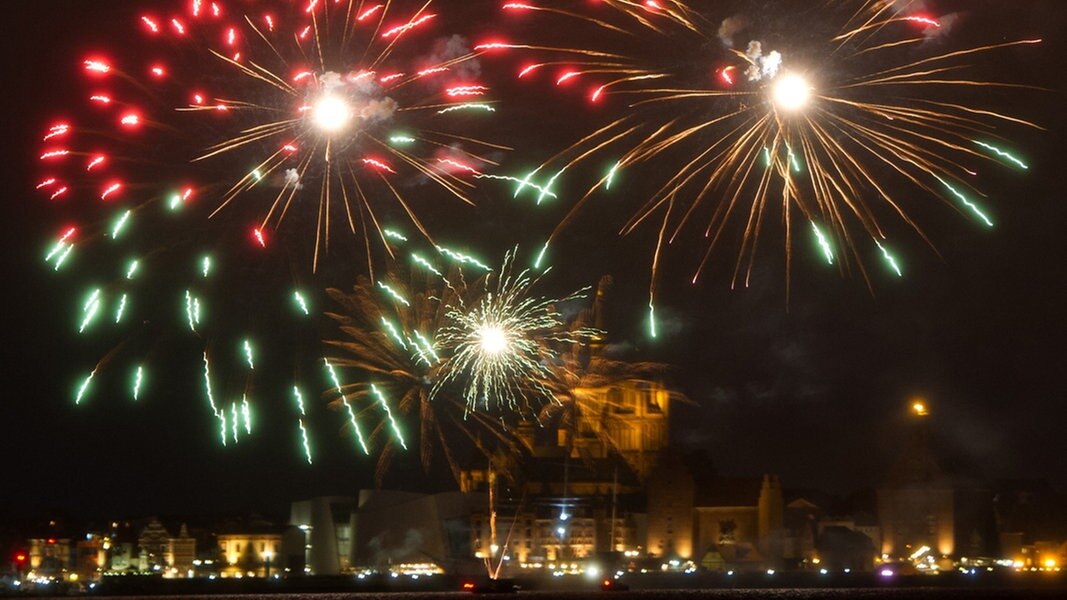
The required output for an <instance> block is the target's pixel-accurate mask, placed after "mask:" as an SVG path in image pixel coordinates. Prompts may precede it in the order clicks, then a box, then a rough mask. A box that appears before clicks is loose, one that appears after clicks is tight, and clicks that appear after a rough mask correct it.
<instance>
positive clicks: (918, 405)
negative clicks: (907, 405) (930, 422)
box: [911, 401, 930, 417]
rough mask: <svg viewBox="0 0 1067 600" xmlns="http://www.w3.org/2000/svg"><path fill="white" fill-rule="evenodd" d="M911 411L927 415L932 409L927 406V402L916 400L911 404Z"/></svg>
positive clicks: (920, 415) (922, 415) (921, 415)
mask: <svg viewBox="0 0 1067 600" xmlns="http://www.w3.org/2000/svg"><path fill="white" fill-rule="evenodd" d="M911 412H913V413H915V415H916V416H918V417H926V416H929V415H930V409H929V408H927V406H926V403H925V402H922V401H916V402H915V403H913V404H912V405H911Z"/></svg>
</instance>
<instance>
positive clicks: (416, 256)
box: [411, 253, 444, 277]
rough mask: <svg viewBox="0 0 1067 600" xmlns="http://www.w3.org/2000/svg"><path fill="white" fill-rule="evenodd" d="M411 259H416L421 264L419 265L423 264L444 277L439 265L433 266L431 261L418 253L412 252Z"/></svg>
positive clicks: (435, 273)
mask: <svg viewBox="0 0 1067 600" xmlns="http://www.w3.org/2000/svg"><path fill="white" fill-rule="evenodd" d="M411 260H413V261H415V263H416V264H419V265H422V266H423V267H426V269H427V270H429V271H430V272H431V273H433V274H434V275H437V276H438V277H444V274H442V273H441V272H440V271H438V270H437V267H435V266H433V265H432V264H431V263H430V261H428V260H426V259H425V258H423V257H421V256H419V255H418V254H416V253H412V254H411Z"/></svg>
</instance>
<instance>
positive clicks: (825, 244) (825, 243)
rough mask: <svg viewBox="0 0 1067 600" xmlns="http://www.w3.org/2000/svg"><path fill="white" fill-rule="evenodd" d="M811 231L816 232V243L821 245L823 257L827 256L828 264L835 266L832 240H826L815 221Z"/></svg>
mask: <svg viewBox="0 0 1067 600" xmlns="http://www.w3.org/2000/svg"><path fill="white" fill-rule="evenodd" d="M811 229H812V231H814V232H815V241H817V242H818V243H819V247H820V248H822V253H823V255H824V256H826V262H827V263H829V264H831V265H832V264H834V251H833V248H832V247H831V246H830V240H828V239H826V236H825V235H823V233H822V231H820V230H819V226H818V225H816V224H815V222H814V221H811Z"/></svg>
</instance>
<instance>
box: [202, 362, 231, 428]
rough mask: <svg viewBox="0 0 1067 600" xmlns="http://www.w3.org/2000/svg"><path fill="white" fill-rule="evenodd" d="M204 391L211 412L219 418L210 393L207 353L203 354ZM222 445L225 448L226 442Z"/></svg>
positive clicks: (217, 408) (213, 398)
mask: <svg viewBox="0 0 1067 600" xmlns="http://www.w3.org/2000/svg"><path fill="white" fill-rule="evenodd" d="M204 391H205V392H206V393H207V401H208V404H209V405H211V412H212V413H214V415H215V416H216V417H217V416H219V413H220V411H219V407H218V405H217V404H215V395H214V394H213V393H212V392H211V362H210V361H209V360H208V357H207V352H205V353H204ZM223 427H225V425H224V426H223ZM222 445H224V446H225V445H226V442H225V441H223V442H222Z"/></svg>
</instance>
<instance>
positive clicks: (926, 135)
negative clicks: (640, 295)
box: [483, 0, 1041, 333]
mask: <svg viewBox="0 0 1067 600" xmlns="http://www.w3.org/2000/svg"><path fill="white" fill-rule="evenodd" d="M602 4H603V5H604V6H605V7H606V8H608V9H610V10H608V11H606V12H604V13H598V14H597V15H596V17H595V18H593V17H590V16H588V15H587V14H586V13H587V11H586V10H585V9H581V8H575V6H574V5H573V4H572V3H564V2H557V1H553V0H541V1H539V2H537V3H536V4H528V3H509V4H508V5H507V6H506V7H505V10H506V11H510V12H514V13H516V16H518V15H520V14H522V13H527V14H528V17H529V18H539V19H552V18H556V19H568V20H570V21H572V22H573V21H577V22H581V23H584V24H585V25H584V26H586V27H587V30H586V31H587V33H589V34H590V35H588V36H586V37H587V38H588V39H596V40H603V39H607V38H608V37H611V36H615V35H617V34H619V33H620V31H619V30H621V31H622V32H623V33H622V37H621V38H620V40H626V43H627V44H630V45H632V44H633V42H632V41H631V40H633V39H647V38H653V37H658V36H663V39H669V41H670V43H669V44H664V45H663V48H665V49H666V48H670V51H671V52H670V53H669V54H668V52H666V50H663V51H659V50H655V48H658V47H659V46H657V45H655V44H652V45H648V44H644V45H641V44H639V45H638V47H640V48H642V52H641V53H635V54H633V55H632V56H630V55H625V54H612V53H609V52H603V51H601V50H599V49H596V48H584V47H578V46H573V47H568V46H553V45H551V44H541V43H537V40H522V41H517V42H494V43H492V44H486V45H484V46H483V48H484V49H485V50H487V51H493V52H519V53H522V54H523V55H524V56H523V59H522V62H521V63H520V64H521V70H520V71H519V77H520V78H529V77H533V76H534V75H535V74H536V73H538V72H540V71H542V70H544V69H545V68H546V67H550V66H555V67H558V68H559V71H557V72H556V74H555V75H553V76H551V77H550V80H549V81H550V82H551V83H556V84H559V83H569V84H574V83H577V82H582V85H590V86H591V87H590V88H589V89H590V90H591V91H592V94H591V96H590V99H591V100H592V101H594V102H597V103H601V104H602V103H604V102H611V101H613V100H615V101H619V102H622V103H623V104H624V105H625V106H626V108H627V111H626V112H625V113H623V115H622V116H621V117H619V118H616V119H615V120H614V121H609V122H607V124H606V125H604V126H602V127H600V128H599V129H595V130H594V131H593V132H592V133H591V134H589V135H587V136H585V137H584V138H582V139H581V140H579V141H578V142H576V143H575V144H573V145H572V146H571V147H570V148H568V149H565V150H564V151H562V152H560V153H559V154H557V155H556V156H555V157H553V158H551V159H549V160H548V161H546V162H545V163H544V164H542V166H541V167H539V168H538V169H537V170H535V171H534V172H535V173H536V172H539V171H541V170H542V169H549V168H552V167H558V168H553V170H554V171H556V173H557V175H556V177H559V174H562V173H564V172H572V171H577V166H578V165H579V164H582V163H585V162H586V161H591V160H592V159H593V158H594V157H597V156H599V155H600V154H602V153H607V152H610V153H612V154H614V155H615V160H614V162H613V163H612V165H613V166H612V167H611V168H610V169H609V170H608V171H607V174H606V175H604V176H603V177H601V178H600V179H599V180H598V181H597V182H596V184H595V185H593V186H592V187H590V188H588V191H587V192H586V193H585V194H583V195H582V196H581V197H580V198H579V199H578V200H577V202H576V203H575V204H574V205H573V207H572V208H571V210H570V212H569V213H568V214H567V215H566V216H565V217H564V218H563V219H562V220H561V221H560V223H559V225H558V226H557V227H556V229H555V230H554V231H553V233H552V234H551V235H550V236H549V238H548V241H547V243H546V246H545V248H546V249H547V247H548V246H549V245H551V244H552V243H553V242H554V241H556V240H557V239H558V237H559V236H560V235H561V233H562V232H563V231H564V230H565V229H566V228H567V227H568V226H570V225H571V224H572V222H573V221H574V220H575V215H576V214H577V213H578V212H579V211H581V210H582V209H584V208H585V206H586V205H587V203H588V202H590V200H591V196H592V194H593V192H594V191H596V190H597V189H598V188H603V189H605V190H611V189H612V188H613V187H614V186H615V184H616V176H617V174H618V172H619V170H621V169H622V168H626V169H627V170H629V169H636V168H637V167H638V166H640V165H642V164H645V163H648V164H650V165H651V164H652V163H655V161H659V162H658V163H655V164H666V165H667V166H668V168H667V169H665V170H664V173H665V174H663V175H660V176H659V178H660V180H661V183H660V184H659V187H658V189H656V188H653V189H656V191H654V192H653V193H652V194H651V195H650V196H649V197H647V198H646V201H645V202H644V203H643V204H642V205H640V206H639V208H638V210H637V211H636V212H635V213H634V214H633V216H632V217H631V218H630V219H629V221H627V222H626V224H625V225H624V226H623V227H622V229H621V233H622V234H624V235H625V234H629V233H632V232H633V231H634V230H635V229H636V228H637V227H639V226H640V225H642V224H648V225H649V226H650V227H651V226H652V225H655V226H656V227H657V228H658V229H659V231H660V240H659V243H658V244H657V245H656V251H655V254H654V259H653V266H652V269H651V273H650V279H651V286H650V306H649V311H650V314H649V319H650V323H651V324H652V325H653V327H652V328H650V333H652V332H654V323H655V319H654V317H655V308H654V300H655V290H656V279H657V273H658V271H659V269H658V264H659V262H660V258H661V257H660V254H661V251H662V250H663V249H664V246H669V245H671V244H673V243H674V242H675V241H676V240H678V238H679V237H680V236H681V235H682V234H683V232H686V231H696V230H699V231H700V233H701V234H702V237H703V239H704V240H705V250H704V252H703V256H702V258H701V260H700V261H699V263H698V265H697V266H696V269H695V271H694V272H693V277H692V281H693V282H694V283H695V282H696V281H698V280H699V278H700V276H701V273H702V272H703V271H704V269H705V267H706V266H707V264H708V262H709V259H710V256H711V253H712V250H713V249H714V248H715V246H716V245H721V244H722V243H723V240H724V239H726V238H727V237H728V234H727V233H726V231H727V225H729V224H731V223H732V224H735V226H737V227H739V228H740V229H741V231H742V234H741V236H740V247H739V249H738V252H737V255H736V259H735V261H734V276H733V282H732V283H733V285H737V284H739V283H741V284H743V285H747V284H748V280H749V278H750V277H751V274H752V269H753V265H754V261H755V256H756V252H757V249H758V248H759V246H760V238H761V236H762V235H763V232H764V231H765V230H766V229H767V223H769V222H772V221H774V220H775V219H773V218H771V215H770V213H771V210H772V209H775V210H780V212H781V214H782V216H783V218H784V221H785V232H786V255H787V259H786V264H787V269H788V268H789V267H788V265H789V264H791V260H790V255H791V253H792V251H793V249H792V243H793V240H794V238H795V236H792V235H791V231H792V230H793V228H794V225H793V222H792V221H793V220H794V219H797V218H800V219H804V220H806V221H808V222H809V223H810V224H811V226H812V227H813V228H814V231H815V235H816V239H817V242H818V249H819V251H820V252H821V253H822V254H823V255H825V257H826V259H827V262H830V263H834V262H837V263H840V264H841V265H842V267H841V269H842V272H848V271H850V270H851V267H850V264H853V263H854V264H857V265H859V268H860V272H861V273H862V274H863V276H864V277H865V278H866V277H867V275H866V273H867V271H866V269H864V268H863V265H862V263H863V260H862V258H861V255H860V252H859V250H858V249H857V248H856V246H855V244H854V243H853V240H856V239H862V236H863V235H866V236H868V237H871V238H877V239H884V238H885V234H884V232H885V225H884V224H883V223H882V220H884V219H886V217H885V216H883V213H885V214H886V215H892V216H896V217H899V219H900V221H901V222H902V223H903V224H904V225H905V226H907V227H910V228H912V229H914V230H915V231H916V232H917V233H918V234H919V235H920V236H921V237H922V238H923V239H924V240H926V241H927V242H930V240H929V238H927V236H926V234H925V233H924V232H923V231H922V229H921V228H920V226H919V224H918V223H916V222H915V221H914V220H913V219H912V217H911V216H910V215H909V214H908V212H907V208H909V207H906V206H905V205H904V203H903V201H902V200H900V198H904V197H906V196H907V195H908V194H907V191H915V190H918V191H920V192H921V193H922V194H923V195H925V196H926V197H934V198H938V199H941V200H943V201H946V202H948V201H951V202H953V203H962V206H963V207H964V208H965V209H966V210H967V211H969V212H971V213H973V214H974V215H975V216H977V218H978V219H979V220H980V221H981V222H983V223H985V224H986V225H987V226H992V219H990V217H989V216H988V214H987V213H986V212H985V211H984V210H983V209H982V208H980V207H979V206H978V205H977V204H976V203H975V202H973V201H971V200H970V199H969V198H967V197H966V195H965V194H964V192H963V191H961V189H960V186H958V185H956V184H954V183H953V182H952V179H953V174H954V173H957V172H959V171H960V170H963V171H966V172H968V173H971V174H972V175H973V174H975V171H974V170H973V169H969V168H968V167H967V166H966V165H967V164H968V163H970V162H973V161H974V160H976V159H980V158H984V157H983V156H982V155H981V154H980V153H979V152H978V151H977V150H975V149H973V147H972V148H968V146H970V145H971V144H973V145H974V146H977V147H978V148H981V149H983V150H987V151H989V152H990V153H991V154H992V155H993V157H994V158H996V159H999V160H1002V161H1004V162H1005V163H1008V164H1010V165H1011V166H1015V167H1018V168H1020V169H1022V170H1026V169H1027V165H1026V164H1025V162H1023V161H1022V160H1020V159H1018V157H1016V156H1015V155H1013V154H1010V153H1008V152H1006V151H1004V150H1003V149H1001V148H999V147H997V146H994V145H993V144H990V143H989V142H984V141H981V140H977V139H975V136H976V135H991V136H992V135H995V136H997V137H999V136H1000V135H1001V125H1002V124H1010V125H1016V126H1022V127H1029V128H1035V129H1041V128H1040V127H1038V126H1037V125H1035V124H1033V123H1031V122H1029V121H1026V120H1024V119H1020V118H1018V117H1014V116H1010V115H1006V114H1003V113H999V112H995V111H992V110H988V109H984V108H981V107H979V106H977V104H978V103H980V102H983V101H986V98H985V97H984V96H983V95H981V92H982V91H984V90H986V89H1004V90H1008V91H1010V90H1017V89H1023V88H1026V86H1024V85H1020V84H1015V83H1011V82H1005V81H997V80H984V79H981V78H979V77H978V76H977V75H973V76H972V75H970V74H964V70H965V69H970V70H973V71H975V72H977V70H978V69H979V68H980V67H981V66H982V65H981V60H980V59H982V58H983V57H986V56H991V55H992V54H993V53H996V52H1002V51H1004V50H1005V49H1011V48H1019V47H1021V46H1027V45H1032V44H1036V43H1038V42H1039V40H1029V39H1024V40H1018V41H1009V42H1002V43H994V44H988V45H976V46H973V47H965V48H963V49H952V50H938V49H937V48H933V47H932V45H931V47H930V48H929V49H927V48H925V47H924V48H922V51H924V52H925V55H924V56H923V57H919V58H916V56H915V54H916V51H915V47H916V45H918V44H920V43H921V42H922V41H923V39H924V36H926V35H929V33H928V32H929V31H931V30H934V29H939V28H940V26H941V22H940V20H939V19H937V18H936V17H932V16H928V15H916V14H903V13H901V12H900V11H899V10H898V8H899V7H897V6H895V3H893V2H887V1H884V0H840V1H839V2H834V3H831V4H830V5H829V6H828V7H827V8H825V9H821V10H820V12H819V13H818V18H816V14H815V13H814V12H812V10H811V9H810V7H808V6H807V5H803V3H796V6H795V7H794V5H792V4H790V5H788V6H785V5H783V6H782V10H788V11H792V10H795V11H796V12H795V13H791V14H792V16H791V17H789V18H787V17H786V16H785V15H781V19H780V20H781V21H782V22H785V23H796V22H801V21H802V20H804V19H812V20H813V21H812V22H813V27H812V32H811V33H810V34H809V35H807V36H806V37H803V38H796V37H795V36H793V35H792V32H788V31H786V32H781V31H775V30H773V29H771V30H769V31H762V30H760V29H759V28H758V27H757V26H755V25H752V24H749V25H748V26H747V27H746V29H745V30H744V35H747V36H750V37H748V40H741V39H737V40H726V39H725V38H724V37H722V36H721V35H720V34H721V33H722V32H721V31H720V32H716V30H715V29H714V28H711V27H709V25H712V26H713V25H714V24H715V23H717V21H715V20H714V19H707V18H705V17H704V15H698V14H697V12H696V11H694V10H693V9H690V8H689V7H687V6H686V5H685V4H684V3H683V2H681V1H672V2H670V3H665V2H657V3H640V2H628V1H625V0H605V1H604V2H603V3H602ZM612 10H613V11H614V12H615V13H616V15H615V16H614V17H612V15H611V14H610V13H611V12H612ZM536 14H540V15H543V16H540V17H537V16H536ZM549 23H551V22H550V21H547V20H546V21H544V22H543V23H541V25H542V28H543V30H545V31H550V30H551V29H552V28H551V27H546V26H545V25H546V24H549ZM835 24H836V25H835ZM916 25H919V26H923V27H926V28H927V32H924V33H923V34H922V35H918V36H917V35H916V33H915V26H916ZM835 26H836V27H837V28H836V29H834V28H835ZM568 27H570V29H568V31H572V30H574V29H577V30H578V31H583V30H582V29H581V27H582V26H581V25H579V26H577V27H575V26H573V25H572V26H568ZM526 31H529V30H528V29H527V30H526ZM946 31H947V28H945V29H942V30H941V31H940V32H939V33H938V35H947V34H946V33H945V32H946ZM594 33H595V34H596V35H592V34H594ZM523 35H529V34H528V33H525V34H523ZM534 35H537V34H534ZM579 36H581V34H579ZM716 37H719V40H720V42H721V43H722V44H723V51H722V53H721V54H722V56H721V58H716V57H714V56H707V53H706V50H707V48H708V44H707V42H708V40H714V39H715V38H716ZM732 37H734V38H736V37H737V36H736V35H734V36H732ZM760 38H764V39H781V40H784V41H783V42H781V43H782V44H783V45H786V42H788V43H789V44H788V47H789V48H790V51H789V52H782V51H780V50H779V49H775V48H771V47H765V45H764V43H763V42H762V41H761V40H760ZM734 41H737V42H739V43H740V44H741V45H740V46H735V45H734ZM745 41H749V42H751V43H749V44H748V45H747V47H746V46H745V45H744V42H745ZM648 48H652V49H653V50H651V51H648V52H645V51H644V50H645V49H648ZM688 48H692V53H691V54H692V56H688V55H687V56H688V57H683V53H685V52H688V50H687V49H688ZM800 55H804V56H808V57H818V58H817V59H816V60H810V59H809V60H808V61H807V62H804V63H803V64H802V61H801V60H800V59H798V58H796V56H800ZM679 64H685V65H690V64H697V65H701V64H706V67H707V68H706V69H705V70H704V71H705V72H706V73H711V74H713V75H714V76H713V77H709V78H707V79H705V80H694V79H693V77H692V75H691V74H690V73H688V72H687V71H684V70H682V69H679V68H678V66H677V65H679ZM742 74H744V75H745V76H744V77H742ZM587 79H588V80H590V81H586V80H587ZM946 91H950V92H952V93H954V94H955V97H954V100H953V101H952V102H945V101H937V100H936V99H935V98H936V96H935V94H940V93H944V92H946ZM976 91H977V92H978V93H975V92H976ZM956 98H958V99H956ZM711 107H714V111H712V108H711ZM709 112H711V115H712V116H710V117H709V116H706V115H708V113H709ZM649 168H650V169H652V172H653V173H655V168H654V167H649ZM556 177H554V178H553V180H555V178H556ZM931 178H936V179H937V180H938V181H940V182H941V183H942V184H943V187H941V188H938V187H937V186H931V185H929V184H928V183H926V182H928V181H929V180H930V179H931ZM968 187H969V186H968ZM551 188H552V184H551V182H550V183H549V185H547V186H545V189H551ZM912 195H913V196H914V194H912ZM880 204H881V205H884V206H885V207H887V209H888V210H883V209H882V207H881V206H879V205H880ZM701 219H706V220H705V221H703V222H701ZM816 223H819V224H820V225H821V226H822V227H825V229H823V228H820V226H817V225H815V224H816ZM857 230H858V231H860V232H862V233H858V232H857ZM879 246H880V247H881V249H882V253H883V258H885V259H886V261H887V264H889V265H890V268H892V269H893V270H894V272H898V273H899V271H900V269H899V265H898V264H896V262H895V260H893V259H891V257H890V256H888V251H887V250H886V249H885V248H884V247H883V246H881V244H879ZM834 248H836V249H837V250H838V251H837V253H836V255H835V253H834V252H833V249H834ZM544 254H545V250H542V253H541V255H539V256H538V260H537V261H536V264H537V265H538V266H539V265H540V264H541V262H542V260H543V258H544ZM787 279H788V275H787Z"/></svg>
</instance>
